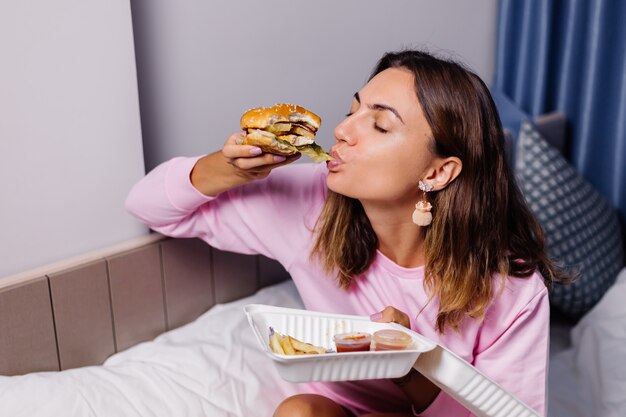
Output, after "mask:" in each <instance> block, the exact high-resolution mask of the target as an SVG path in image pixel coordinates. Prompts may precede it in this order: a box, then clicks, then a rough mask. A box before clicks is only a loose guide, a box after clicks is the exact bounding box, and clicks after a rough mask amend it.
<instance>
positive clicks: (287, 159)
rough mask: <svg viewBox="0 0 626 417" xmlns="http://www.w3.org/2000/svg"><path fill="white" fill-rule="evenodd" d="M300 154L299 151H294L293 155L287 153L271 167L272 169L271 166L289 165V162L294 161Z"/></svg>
mask: <svg viewBox="0 0 626 417" xmlns="http://www.w3.org/2000/svg"><path fill="white" fill-rule="evenodd" d="M301 156H302V154H301V153H296V154H293V155H289V156H288V157H287V158H286V159H285V160H284V161H282V162H278V163H275V164H274V166H273V167H272V169H273V168H277V167H281V166H283V165H289V164H291V163H293V162H296V161H297V160H298V159H300V157H301Z"/></svg>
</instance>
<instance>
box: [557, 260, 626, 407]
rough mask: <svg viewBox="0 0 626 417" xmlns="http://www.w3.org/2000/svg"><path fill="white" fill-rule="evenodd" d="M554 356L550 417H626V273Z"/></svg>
mask: <svg viewBox="0 0 626 417" xmlns="http://www.w3.org/2000/svg"><path fill="white" fill-rule="evenodd" d="M570 336H571V347H569V348H568V349H565V350H563V351H561V352H559V353H556V354H555V355H553V356H552V358H551V360H550V374H549V375H550V376H549V391H548V395H549V396H548V398H549V401H548V416H549V417H625V416H626V269H623V270H622V271H621V272H620V274H619V276H618V278H617V281H616V282H615V284H613V286H612V287H611V288H610V289H609V291H608V292H607V293H606V294H605V295H604V297H603V298H602V300H600V302H599V303H598V304H597V305H596V306H595V307H594V308H593V309H592V310H591V311H590V312H589V313H587V314H586V315H585V316H584V317H583V318H582V319H581V320H580V321H579V322H578V323H577V324H576V326H574V327H573V328H572V330H571V334H570Z"/></svg>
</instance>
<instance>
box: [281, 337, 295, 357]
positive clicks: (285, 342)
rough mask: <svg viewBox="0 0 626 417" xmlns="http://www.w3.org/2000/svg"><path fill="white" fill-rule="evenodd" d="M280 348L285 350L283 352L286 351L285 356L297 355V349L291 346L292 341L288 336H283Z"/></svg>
mask: <svg viewBox="0 0 626 417" xmlns="http://www.w3.org/2000/svg"><path fill="white" fill-rule="evenodd" d="M280 346H281V347H282V348H283V351H285V355H295V354H296V351H295V349H294V348H293V346H291V340H290V338H289V337H288V336H281V338H280Z"/></svg>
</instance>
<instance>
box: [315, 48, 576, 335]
mask: <svg viewBox="0 0 626 417" xmlns="http://www.w3.org/2000/svg"><path fill="white" fill-rule="evenodd" d="M388 68H402V69H405V70H408V71H410V72H411V73H412V74H413V76H414V78H415V90H416V94H417V98H418V100H419V102H420V105H421V107H422V110H423V112H424V115H425V117H426V120H427V121H428V124H429V126H430V128H431V131H432V135H433V137H432V142H431V148H432V152H433V153H434V154H435V155H438V156H440V157H449V156H455V157H458V158H459V159H460V160H461V161H462V162H463V169H462V171H461V173H460V174H459V176H458V177H457V178H456V179H455V180H454V181H452V182H451V183H450V184H449V185H448V186H447V187H446V188H444V189H443V190H441V191H437V192H431V193H429V197H430V199H431V201H432V205H433V209H432V212H433V222H432V224H431V225H430V226H428V227H426V228H423V229H424V233H425V248H426V249H425V258H426V265H425V285H426V287H427V288H428V290H429V292H430V296H431V298H433V299H437V300H438V302H439V312H438V316H437V323H436V325H437V328H438V330H439V332H443V331H444V329H445V328H446V327H448V326H449V327H452V328H453V329H455V330H458V328H459V324H460V322H461V321H462V320H463V318H464V317H465V316H466V315H468V316H470V317H474V318H481V317H483V316H484V313H485V311H486V308H487V306H488V305H489V303H490V302H491V300H492V298H493V296H494V283H493V280H492V278H493V274H494V273H500V274H501V275H502V277H503V279H505V278H506V277H507V276H509V275H510V276H513V277H519V278H522V277H528V276H530V275H531V274H532V273H533V272H534V271H536V270H537V271H539V272H540V273H541V274H542V275H543V277H544V281H545V284H546V285H547V286H548V287H550V286H551V284H552V283H553V282H568V281H570V279H571V277H569V276H567V275H565V274H563V273H562V272H560V271H559V270H558V269H557V268H556V267H555V265H554V264H553V263H552V262H551V260H550V259H549V258H548V257H547V255H546V254H545V251H544V236H543V231H542V228H541V226H540V225H539V223H538V222H537V221H536V220H535V218H534V217H533V215H532V214H531V212H530V210H529V208H528V207H527V205H526V203H525V201H524V198H523V196H522V194H521V192H520V191H519V189H518V187H517V185H516V182H515V180H514V177H513V174H512V172H511V169H510V167H509V166H508V164H507V161H506V156H505V150H504V134H503V130H502V125H501V122H500V118H499V116H498V113H497V110H496V107H495V104H494V102H493V100H492V98H491V95H490V93H489V90H488V88H487V86H486V85H485V84H484V83H483V82H482V80H481V79H480V78H479V77H478V76H477V75H475V74H474V73H472V72H471V71H469V70H467V69H465V68H464V67H463V66H461V65H460V64H458V63H456V62H452V61H447V60H442V59H439V58H436V57H434V56H432V55H430V54H428V53H425V52H422V51H413V50H409V51H402V52H394V53H387V54H385V55H384V56H383V57H382V58H381V60H380V61H379V62H378V65H377V66H376V68H375V70H374V72H373V74H372V76H371V77H370V79H371V78H373V77H374V76H375V75H376V74H378V73H380V72H382V71H384V70H385V69H388ZM315 231H316V242H315V245H314V247H313V250H312V255H319V256H320V258H321V260H322V262H323V265H324V267H325V269H326V271H327V272H329V273H332V272H333V271H336V272H337V274H338V279H339V284H340V286H341V287H343V288H348V287H349V286H350V283H351V282H352V280H353V279H354V277H356V276H357V275H359V274H361V273H363V272H365V271H366V270H367V269H368V267H369V266H370V264H371V263H372V261H373V260H374V257H375V256H376V249H377V246H378V241H377V237H376V234H375V233H374V230H373V229H372V226H371V224H370V222H369V219H368V218H367V216H366V214H365V212H364V210H363V207H362V206H361V203H360V202H359V201H358V200H356V199H353V198H349V197H346V196H343V195H340V194H337V193H334V192H332V191H329V194H328V197H327V199H326V202H325V204H324V208H323V210H322V213H321V216H320V218H319V219H318V222H317V224H316V228H315Z"/></svg>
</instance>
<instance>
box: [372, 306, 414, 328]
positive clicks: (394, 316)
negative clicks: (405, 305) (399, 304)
mask: <svg viewBox="0 0 626 417" xmlns="http://www.w3.org/2000/svg"><path fill="white" fill-rule="evenodd" d="M370 320H372V321H377V322H381V323H398V324H400V325H402V326H404V327H410V325H411V323H410V320H409V316H407V315H406V314H405V313H404V312H402V311H400V310H398V309H397V308H394V307H391V306H388V307H385V308H384V309H383V310H382V311H380V312H378V313H374V314H372V315H371V316H370Z"/></svg>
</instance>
